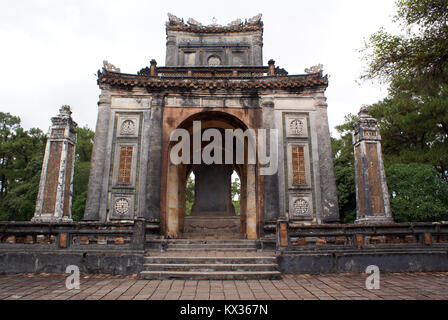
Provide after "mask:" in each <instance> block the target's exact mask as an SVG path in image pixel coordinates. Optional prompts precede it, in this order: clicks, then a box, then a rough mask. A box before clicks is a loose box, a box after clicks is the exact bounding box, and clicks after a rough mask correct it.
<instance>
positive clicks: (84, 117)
mask: <svg viewBox="0 0 448 320" xmlns="http://www.w3.org/2000/svg"><path fill="white" fill-rule="evenodd" d="M0 4H1V6H0V7H1V8H2V9H1V11H0V72H1V77H0V111H2V112H10V113H11V114H13V115H17V116H20V118H21V119H22V126H23V127H25V128H30V127H39V128H41V129H43V130H44V131H46V130H47V128H48V126H49V125H50V118H51V117H52V116H54V115H56V114H57V111H58V109H59V107H60V106H61V105H63V104H69V105H71V107H72V110H73V118H74V119H75V121H77V122H78V124H79V125H81V126H84V125H88V126H89V127H90V128H95V123H96V115H97V101H98V95H99V89H98V87H97V85H96V75H95V74H96V71H97V70H98V69H100V68H101V67H102V61H103V60H108V61H109V62H111V63H113V64H114V65H116V66H117V67H119V68H121V71H122V72H126V73H136V72H137V71H139V70H140V69H141V68H143V67H145V66H147V65H149V61H150V60H151V59H153V58H154V59H156V60H157V62H158V65H159V66H163V65H164V64H165V42H166V38H165V22H166V21H167V13H168V12H170V13H173V14H174V15H176V16H178V17H183V18H184V20H185V21H186V20H187V19H188V18H189V17H193V18H194V19H196V20H198V21H200V22H202V23H203V24H210V23H211V22H212V18H213V17H216V19H217V23H219V24H223V25H225V24H227V23H229V22H230V21H233V20H235V19H236V18H241V19H243V21H244V19H246V18H251V17H253V16H255V15H256V14H258V13H262V14H263V22H264V54H263V58H264V64H265V65H267V61H268V60H269V59H271V58H272V59H274V60H275V61H276V65H278V66H280V67H283V68H285V69H286V70H287V71H288V72H289V74H302V73H304V69H305V68H307V67H310V66H312V65H316V64H318V63H322V64H323V65H324V73H328V74H329V76H330V78H329V87H328V90H327V97H328V114H329V122H330V129H331V130H332V132H333V133H335V130H334V129H333V127H334V126H335V125H338V124H340V123H342V122H343V119H344V115H346V114H348V113H350V112H351V113H357V111H358V110H359V108H360V106H361V105H363V104H370V103H373V102H376V101H378V100H380V99H382V98H383V97H384V96H385V94H386V90H385V88H384V87H380V85H378V84H372V83H363V84H362V85H358V84H357V83H356V81H357V80H358V79H359V76H360V74H361V72H362V70H363V64H362V62H361V60H360V54H359V53H358V52H357V50H359V49H361V48H362V47H363V41H364V39H367V38H368V37H369V35H370V34H371V33H373V32H375V31H376V30H378V29H379V27H381V26H383V25H384V26H386V27H387V28H389V27H390V21H391V18H392V15H393V13H394V1H393V0H313V1H308V0H307V1H304V0H298V1H281V0H276V1H242V0H237V1H234V0H226V1H222V2H221V1H191V0H189V1H187V0H183V1H178V0H169V1H157V2H154V1H141V0H140V1H137V0H135V1H132V0H126V1H124V0H123V1H113V0H108V1H106V0H104V1H103V0H73V1H61V0H59V1H56V0H55V1H47V0H38V1H20V0H16V1H10V0H0Z"/></svg>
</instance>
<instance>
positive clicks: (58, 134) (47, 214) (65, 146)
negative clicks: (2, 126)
mask: <svg viewBox="0 0 448 320" xmlns="http://www.w3.org/2000/svg"><path fill="white" fill-rule="evenodd" d="M71 114H72V112H71V111H70V106H62V107H61V109H59V114H58V115H57V116H56V117H53V118H51V122H52V125H51V127H50V132H49V135H48V140H47V146H46V148H45V156H44V162H43V165H42V173H41V177H40V184H39V193H38V196H37V202H36V209H35V212H34V217H33V218H32V220H31V221H33V222H60V221H72V212H71V207H72V190H73V171H74V164H75V144H76V127H77V124H76V122H74V121H73V119H72V117H71Z"/></svg>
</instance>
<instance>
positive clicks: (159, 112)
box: [144, 95, 169, 221]
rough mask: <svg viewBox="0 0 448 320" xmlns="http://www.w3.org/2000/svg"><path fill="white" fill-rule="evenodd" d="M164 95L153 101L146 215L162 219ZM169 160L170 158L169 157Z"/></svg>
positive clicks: (147, 217)
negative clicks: (161, 186) (161, 183)
mask: <svg viewBox="0 0 448 320" xmlns="http://www.w3.org/2000/svg"><path fill="white" fill-rule="evenodd" d="M163 106H164V96H163V95H154V96H153V99H152V102H151V119H150V128H151V129H150V137H149V141H150V144H149V158H148V159H149V160H148V162H147V165H148V169H147V172H148V174H147V184H146V185H147V193H146V194H147V198H146V213H145V215H144V217H145V218H146V219H149V220H153V221H154V220H156V221H157V220H159V219H160V180H161V170H162V125H163V124H162V121H163ZM168 161H169V159H168Z"/></svg>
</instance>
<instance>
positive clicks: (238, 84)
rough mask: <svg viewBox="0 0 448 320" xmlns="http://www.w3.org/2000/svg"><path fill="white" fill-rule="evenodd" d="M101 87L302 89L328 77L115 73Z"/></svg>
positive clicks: (101, 81)
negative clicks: (165, 75)
mask: <svg viewBox="0 0 448 320" xmlns="http://www.w3.org/2000/svg"><path fill="white" fill-rule="evenodd" d="M98 84H99V85H101V84H108V85H111V86H116V87H122V88H123V87H124V88H129V89H130V88H133V87H143V88H154V89H168V88H175V89H190V90H192V89H284V90H302V89H304V88H311V87H318V86H324V87H326V86H327V85H328V78H327V77H322V76H320V75H319V74H317V75H316V74H310V75H297V76H278V75H276V76H259V77H248V78H238V77H209V76H203V77H185V76H176V77H160V76H154V77H150V76H148V75H131V74H122V73H115V72H108V71H104V72H100V73H99V77H98Z"/></svg>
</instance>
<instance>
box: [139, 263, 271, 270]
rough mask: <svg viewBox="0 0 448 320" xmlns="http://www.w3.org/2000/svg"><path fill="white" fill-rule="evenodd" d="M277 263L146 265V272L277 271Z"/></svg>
mask: <svg viewBox="0 0 448 320" xmlns="http://www.w3.org/2000/svg"><path fill="white" fill-rule="evenodd" d="M277 266H278V265H277V264H276V263H271V264H267V263H241V264H233V263H230V264H227V263H146V264H144V265H143V267H144V269H145V270H151V271H171V270H172V271H194V272H213V271H277V269H276V268H277Z"/></svg>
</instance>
